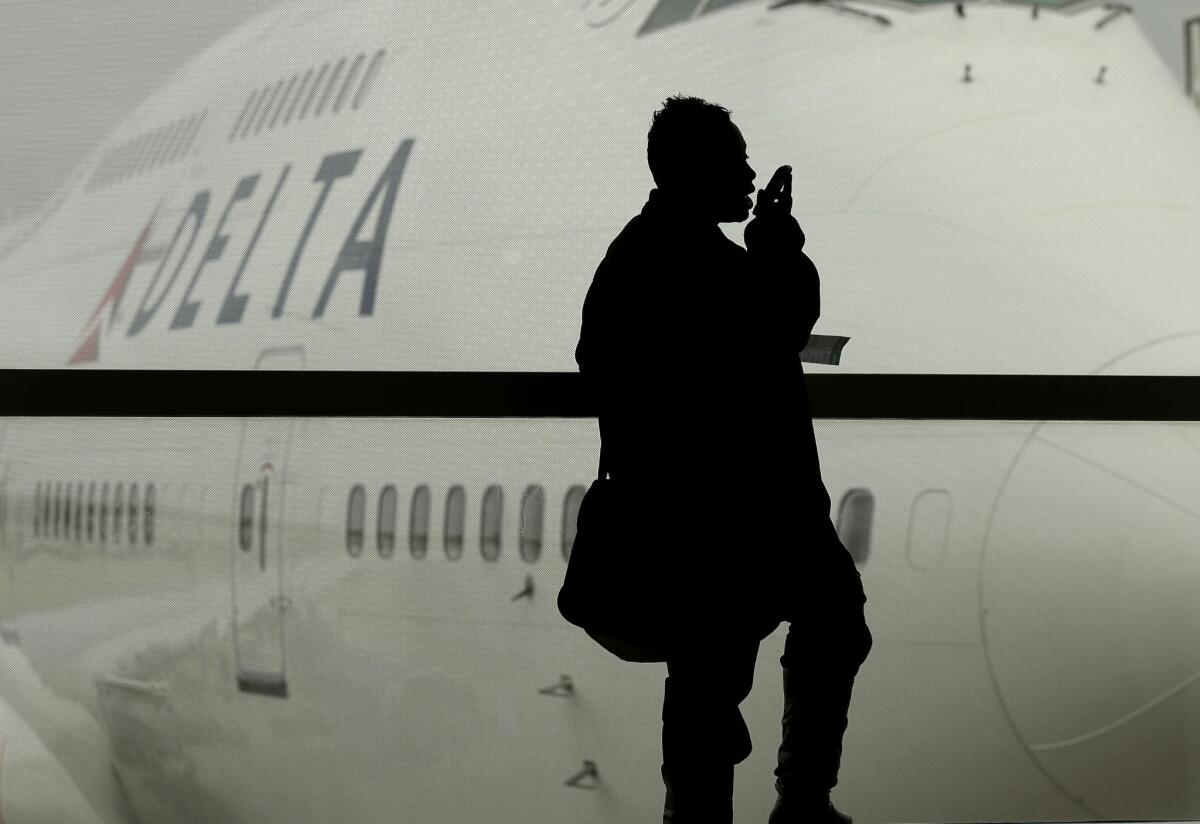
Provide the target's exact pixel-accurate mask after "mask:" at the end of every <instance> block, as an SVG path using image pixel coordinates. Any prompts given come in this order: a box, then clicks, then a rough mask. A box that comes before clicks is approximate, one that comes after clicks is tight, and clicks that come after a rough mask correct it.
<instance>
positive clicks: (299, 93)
mask: <svg viewBox="0 0 1200 824" xmlns="http://www.w3.org/2000/svg"><path fill="white" fill-rule="evenodd" d="M312 76H313V70H312V69H311V68H310V69H309V70H308V71H306V72H305V73H304V77H303V78H301V79H300V85H299V87H297V89H296V94H295V95H294V96H293V97H292V102H291V103H289V104H288V107H287V114H285V115H284V116H283V125H284V126H286V125H287V124H288V123H290V122H291V121H292V115H293V114H294V113H295V111H296V104H298V103H299V102H300V98H302V97H304V92H305V91H306V90H307V89H308V81H310V80H312Z"/></svg>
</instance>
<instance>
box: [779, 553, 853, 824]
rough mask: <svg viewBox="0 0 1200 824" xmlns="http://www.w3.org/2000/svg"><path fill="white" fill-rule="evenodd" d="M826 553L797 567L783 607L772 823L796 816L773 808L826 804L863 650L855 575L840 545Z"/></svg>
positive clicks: (835, 776) (834, 782)
mask: <svg viewBox="0 0 1200 824" xmlns="http://www.w3.org/2000/svg"><path fill="white" fill-rule="evenodd" d="M838 552H840V553H843V554H844V557H842V556H841V555H837V554H836V553H838ZM832 556H833V557H831V556H825V557H824V558H822V559H821V561H818V562H816V563H814V564H812V568H811V569H810V570H808V571H807V572H801V573H800V575H801V576H803V578H804V579H807V580H806V581H805V583H803V584H800V585H798V586H797V587H796V593H795V603H794V604H793V605H792V608H791V609H789V610H787V611H786V612H785V616H786V617H787V619H788V620H789V621H790V624H791V625H790V626H789V628H788V634H787V639H786V641H785V642H784V653H783V657H782V658H780V659H779V660H780V663H781V664H782V665H783V686H784V713H783V740H782V742H781V744H780V748H779V765H778V767H777V768H776V769H775V776H776V784H775V786H776V789H777V791H778V792H779V795H780V802H779V804H777V806H776V812H774V813H773V814H772V819H771V820H772V824H776V822H784V821H788V820H799V819H798V818H797V817H795V816H792V815H789V814H788V813H787V812H786V811H785V810H784V809H781V808H785V807H790V808H791V809H792V810H801V809H804V810H809V811H811V810H814V809H820V808H824V807H825V806H826V805H827V804H828V794H829V791H830V790H831V789H832V788H833V787H834V786H835V785H836V784H837V776H838V770H839V768H840V766H841V753H842V736H843V734H844V733H845V731H846V726H847V717H848V713H849V708H850V695H851V691H852V688H853V686H854V678H855V676H856V675H857V673H858V669H859V667H860V666H861V664H862V663H863V661H865V660H866V657H867V654H868V652H870V649H871V644H872V640H871V633H870V630H869V629H868V628H867V624H866V620H865V618H864V614H863V605H864V603H865V602H866V596H865V595H864V594H863V590H862V580H861V577H860V576H859V574H858V570H857V569H855V568H854V564H853V561H852V559H851V558H850V556H849V554H848V553H846V552H845V549H844V548H842V547H841V546H840V545H839V546H837V547H836V548H835V552H834V553H832ZM785 799H786V800H789V801H790V804H785V803H784V802H785Z"/></svg>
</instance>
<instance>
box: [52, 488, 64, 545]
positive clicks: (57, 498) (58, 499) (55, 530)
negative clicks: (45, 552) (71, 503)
mask: <svg viewBox="0 0 1200 824" xmlns="http://www.w3.org/2000/svg"><path fill="white" fill-rule="evenodd" d="M62 509H63V506H62V481H55V482H54V517H53V518H52V519H51V520H50V527H51V530H50V531H51V533H52V534H53V536H54V538H55V539H57V538H58V534H59V524H61V523H62Z"/></svg>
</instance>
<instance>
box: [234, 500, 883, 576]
mask: <svg viewBox="0 0 1200 824" xmlns="http://www.w3.org/2000/svg"><path fill="white" fill-rule="evenodd" d="M586 491H587V489H586V487H584V486H582V485H579V484H576V485H575V486H572V487H571V488H570V489H568V490H567V492H566V494H565V495H564V496H563V505H562V522H561V523H562V528H561V532H560V536H559V539H560V546H561V550H562V557H563V559H564V560H565V559H568V558H570V556H571V545H572V544H573V543H574V542H575V529H576V523H577V520H578V518H579V505H580V503H581V502H582V501H583V496H584V493H585V492H586ZM545 503H546V492H545V490H544V489H543V487H542V486H541V485H540V484H530V485H529V486H527V487H525V492H524V494H522V496H521V506H520V510H519V523H518V524H517V530H516V540H517V548H518V552H519V553H520V555H521V559H522V560H523V561H525V562H526V563H529V564H533V563H537V561H538V560H539V559H540V558H541V556H542V543H543V521H544V514H545ZM254 506H255V489H254V486H253V485H251V484H246V485H245V487H243V489H242V504H241V529H240V532H241V539H240V540H241V544H242V549H245V550H249V548H250V541H251V535H252V527H253V521H254V515H255V509H254ZM431 506H432V501H431V495H430V491H429V487H428V486H427V485H425V484H422V485H420V486H418V487H417V488H416V489H414V490H413V493H412V499H411V501H410V504H409V515H408V546H409V552H410V553H411V554H412V556H413V557H414V558H424V557H425V556H426V554H427V553H428V552H429V523H430V510H431ZM374 508H375V519H374V520H375V548H376V551H377V552H378V553H379V557H381V558H391V557H392V555H393V554H394V553H395V550H396V519H397V496H396V487H395V486H394V485H393V484H388V485H386V486H384V487H383V489H381V490H380V491H379V496H378V498H377V499H376V502H375V507H374ZM366 509H367V493H366V488H365V487H364V486H363V485H362V484H355V485H354V486H353V487H351V488H350V493H349V496H348V498H347V501H346V552H347V553H348V554H349V555H350V557H352V558H357V557H359V556H360V555H362V553H363V547H364V545H365V542H366ZM466 512H467V496H466V491H465V490H464V489H463V487H462V485H461V484H457V485H455V486H452V487H450V488H449V489H448V490H446V495H445V498H444V499H443V505H442V550H443V552H445V554H446V558H447V559H449V560H451V561H457V560H459V559H460V558H462V554H463V534H464V531H465V530H464V527H465V523H466ZM503 512H504V488H503V487H501V486H500V485H499V484H492V485H490V486H488V487H487V489H485V490H484V492H483V499H482V501H481V502H480V507H479V552H480V555H481V556H482V557H483V559H484V560H485V561H496V560H497V559H499V557H500V547H501V542H502V536H503V527H502V514H503ZM874 513H875V496H874V495H873V494H872V493H871V491H870V490H868V489H851V490H848V491H847V492H846V493H845V495H843V496H842V500H841V503H840V504H839V505H838V513H837V521H836V528H837V533H838V536H839V537H840V538H841V540H842V543H843V544H844V545H845V546H846V549H847V550H849V552H850V555H851V557H853V558H854V561H855V563H856V564H859V565H862V564H865V563H866V561H867V556H868V554H869V553H870V545H871V521H872V519H873V517H874Z"/></svg>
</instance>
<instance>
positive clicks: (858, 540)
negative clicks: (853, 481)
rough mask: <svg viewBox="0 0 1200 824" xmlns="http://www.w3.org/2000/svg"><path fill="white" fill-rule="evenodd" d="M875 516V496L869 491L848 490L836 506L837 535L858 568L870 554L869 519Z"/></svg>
mask: <svg viewBox="0 0 1200 824" xmlns="http://www.w3.org/2000/svg"><path fill="white" fill-rule="evenodd" d="M874 514H875V496H874V495H872V494H871V490H869V489H850V490H847V491H846V494H845V495H843V496H842V502H841V503H840V504H839V505H838V514H837V527H836V528H837V534H838V538H840V539H841V541H842V544H843V546H845V547H846V549H848V550H849V551H850V557H851V558H853V559H854V563H856V564H858V565H859V566H861V565H863V564H865V563H866V562H867V556H868V555H870V554H871V519H872V517H873V516H874Z"/></svg>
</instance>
